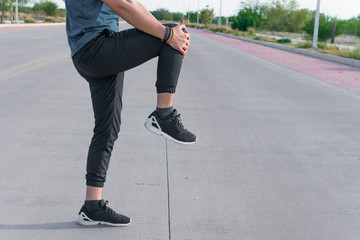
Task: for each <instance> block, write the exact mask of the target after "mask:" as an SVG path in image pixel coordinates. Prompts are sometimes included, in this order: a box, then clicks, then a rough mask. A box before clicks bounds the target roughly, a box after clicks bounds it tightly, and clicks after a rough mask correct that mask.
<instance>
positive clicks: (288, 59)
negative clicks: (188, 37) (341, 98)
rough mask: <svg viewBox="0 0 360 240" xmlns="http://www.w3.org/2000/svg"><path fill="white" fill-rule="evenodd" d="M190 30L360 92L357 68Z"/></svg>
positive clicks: (359, 72)
mask: <svg viewBox="0 0 360 240" xmlns="http://www.w3.org/2000/svg"><path fill="white" fill-rule="evenodd" d="M191 32H194V33H196V34H200V35H202V36H205V37H207V38H210V39H213V40H215V41H218V42H221V43H224V44H226V45H229V46H232V47H234V48H237V49H240V50H241V51H243V52H246V53H249V54H251V55H254V56H257V57H260V58H262V59H265V60H267V61H270V62H272V63H275V64H278V65H280V66H283V67H286V68H289V69H291V70H294V71H296V72H299V73H302V74H305V75H308V76H311V77H314V78H317V79H321V80H324V81H327V82H330V83H332V84H335V85H337V86H339V87H342V88H346V89H350V90H352V91H355V92H356V93H360V69H359V68H355V67H350V66H346V65H341V64H337V63H333V62H328V61H324V60H320V59H316V58H312V57H308V56H304V55H299V54H295V53H291V52H287V51H283V50H280V49H275V48H271V47H265V46H262V45H258V44H254V43H250V42H245V41H241V40H238V39H233V38H228V37H224V36H220V35H217V34H213V33H209V32H204V31H201V30H198V29H191Z"/></svg>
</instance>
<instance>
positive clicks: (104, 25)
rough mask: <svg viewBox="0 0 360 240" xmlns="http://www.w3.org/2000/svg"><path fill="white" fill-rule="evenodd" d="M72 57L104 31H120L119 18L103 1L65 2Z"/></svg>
mask: <svg viewBox="0 0 360 240" xmlns="http://www.w3.org/2000/svg"><path fill="white" fill-rule="evenodd" d="M65 4H66V33H67V36H68V42H69V45H70V49H71V57H73V56H74V55H75V53H77V52H78V51H79V50H80V49H81V48H82V47H83V46H84V45H85V44H86V43H88V42H89V41H90V40H92V39H93V38H95V37H97V36H99V35H100V33H101V32H102V31H103V30H104V29H108V30H111V31H114V32H118V31H119V16H118V15H117V14H116V13H114V11H112V10H111V9H110V8H109V7H108V6H107V5H106V4H105V3H103V2H102V1H101V0H65Z"/></svg>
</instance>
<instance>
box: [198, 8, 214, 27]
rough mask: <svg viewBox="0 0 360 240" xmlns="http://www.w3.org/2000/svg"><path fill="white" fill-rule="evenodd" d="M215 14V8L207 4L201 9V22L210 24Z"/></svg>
mask: <svg viewBox="0 0 360 240" xmlns="http://www.w3.org/2000/svg"><path fill="white" fill-rule="evenodd" d="M214 16H215V14H214V9H213V8H209V5H207V6H206V8H204V9H202V10H201V11H200V16H199V17H200V22H201V23H202V24H205V25H209V23H210V21H211V19H213V17H214Z"/></svg>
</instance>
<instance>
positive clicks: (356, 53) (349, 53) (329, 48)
mask: <svg viewBox="0 0 360 240" xmlns="http://www.w3.org/2000/svg"><path fill="white" fill-rule="evenodd" d="M186 25H187V26H189V27H193V28H198V29H206V30H210V31H213V32H221V33H226V34H231V35H234V36H238V37H244V38H249V39H253V40H259V41H265V42H272V43H278V44H282V45H283V44H285V45H287V46H290V47H296V48H303V49H309V50H312V51H316V52H320V53H325V54H330V55H335V56H340V57H346V58H352V59H357V60H360V46H358V47H357V48H355V49H349V48H345V49H339V47H337V46H334V45H328V44H327V43H326V42H319V43H318V49H313V48H312V42H310V41H306V42H299V43H297V44H292V43H291V40H290V39H287V38H282V39H278V40H276V39H275V38H271V37H265V36H256V30H255V29H253V28H249V30H248V31H247V32H242V31H239V30H233V29H232V28H229V27H218V26H206V25H203V24H199V25H198V26H197V25H196V24H193V23H188V24H186Z"/></svg>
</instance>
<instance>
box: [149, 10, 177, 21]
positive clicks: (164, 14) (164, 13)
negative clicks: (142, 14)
mask: <svg viewBox="0 0 360 240" xmlns="http://www.w3.org/2000/svg"><path fill="white" fill-rule="evenodd" d="M151 14H152V15H154V17H155V18H156V19H157V20H159V21H162V20H168V21H171V20H173V17H172V14H171V12H169V10H167V9H165V8H159V9H157V10H155V11H152V12H151Z"/></svg>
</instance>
